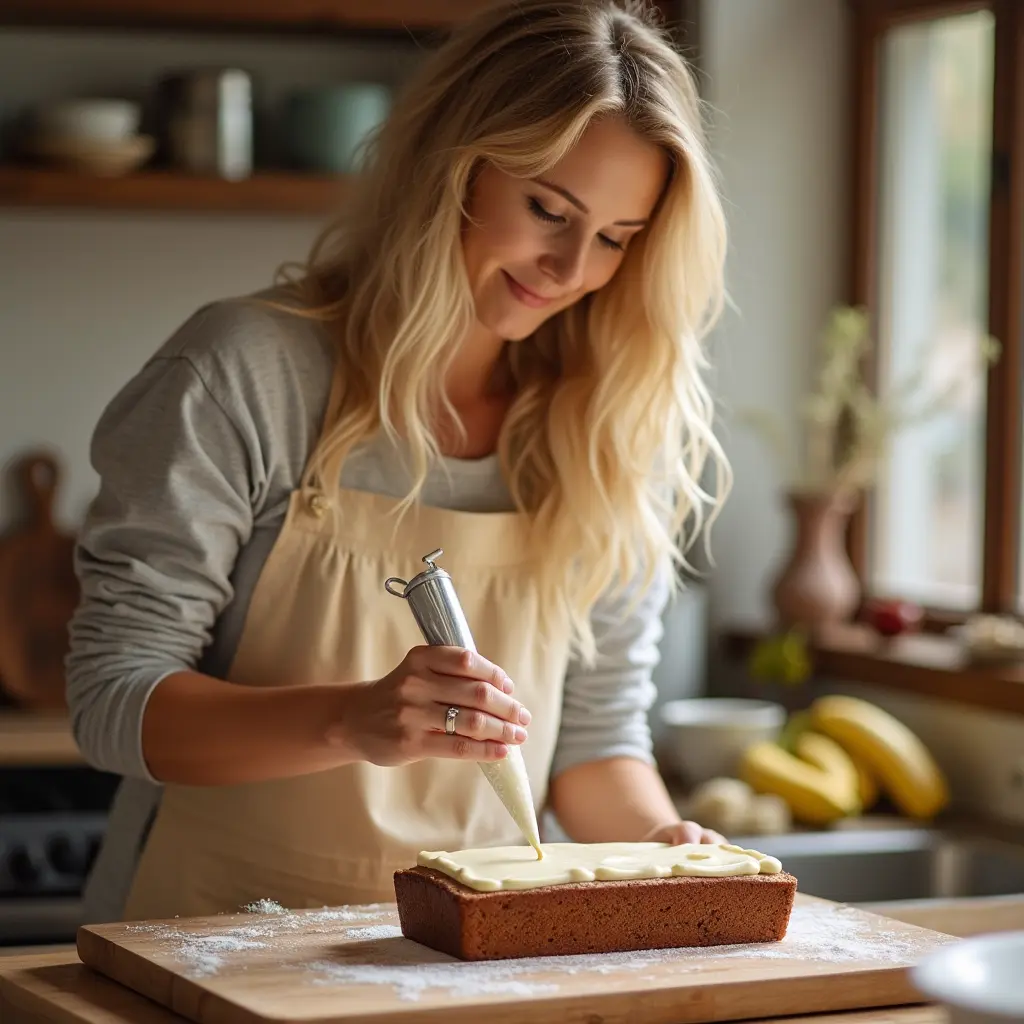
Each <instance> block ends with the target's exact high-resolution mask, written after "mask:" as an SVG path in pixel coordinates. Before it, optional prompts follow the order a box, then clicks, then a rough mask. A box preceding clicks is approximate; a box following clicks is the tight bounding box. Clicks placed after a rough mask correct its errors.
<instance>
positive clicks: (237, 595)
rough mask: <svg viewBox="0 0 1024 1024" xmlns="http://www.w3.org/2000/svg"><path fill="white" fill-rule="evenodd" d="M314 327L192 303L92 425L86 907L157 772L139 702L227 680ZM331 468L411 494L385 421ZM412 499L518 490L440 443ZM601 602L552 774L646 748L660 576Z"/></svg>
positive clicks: (303, 401)
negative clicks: (110, 781) (91, 824)
mask: <svg viewBox="0 0 1024 1024" xmlns="http://www.w3.org/2000/svg"><path fill="white" fill-rule="evenodd" d="M330 346H331V342H330V339H329V338H328V337H327V334H326V332H325V330H324V329H323V327H322V325H320V324H318V323H316V322H315V321H311V320H306V319H303V318H301V317H297V316H294V315H290V314H288V313H284V312H279V311H276V310H273V309H271V308H269V307H267V306H265V305H261V304H259V303H256V302H252V301H250V300H249V299H248V298H247V297H242V298H238V299H226V300H223V301H220V302H216V303H212V304H210V305H208V306H205V307H203V308H202V309H200V310H199V311H198V312H197V313H196V314H195V315H193V316H192V317H191V318H189V319H188V320H187V321H186V322H185V323H184V324H183V325H182V326H181V327H180V328H179V329H178V330H177V331H176V332H175V333H174V334H173V336H172V337H171V338H170V339H169V340H168V341H167V342H166V343H165V344H164V345H163V346H162V347H161V348H160V349H159V350H158V352H157V353H156V354H155V355H154V356H153V357H152V358H150V359H149V360H148V361H147V362H146V364H145V365H144V366H143V368H142V369H141V370H140V371H139V373H138V374H137V375H136V376H135V377H134V378H133V379H132V380H130V381H129V382H128V384H127V385H126V386H125V387H124V388H123V389H122V390H121V391H120V392H119V393H118V394H117V395H116V396H115V398H114V399H113V401H112V402H111V403H110V405H109V406H108V407H107V409H106V410H105V411H104V413H103V415H102V417H101V419H100V422H99V424H98V426H97V429H96V432H95V435H94V438H93V444H92V461H93V465H94V467H95V469H96V471H97V472H98V473H99V476H100V489H99V493H98V495H97V497H96V499H95V501H94V502H93V504H92V506H91V508H90V511H89V514H88V516H87V518H86V521H85V523H84V524H83V527H82V530H81V533H80V537H79V543H78V546H77V552H76V567H77V571H78V575H79V579H80V581H81V587H82V598H81V602H80V605H79V607H78V609H77V611H76V614H75V616H74V618H73V620H72V623H71V627H70V636H71V650H70V653H69V655H68V659H67V675H68V687H67V696H68V703H69V706H70V711H71V719H72V724H73V728H74V734H75V738H76V740H77V741H78V744H79V745H80V747H81V749H82V751H83V753H84V755H85V757H86V758H87V760H88V761H89V762H90V763H91V764H93V765H94V766H95V767H97V768H99V769H102V770H105V771H108V772H114V773H117V774H119V775H122V776H124V777H125V778H124V781H123V782H122V784H121V786H120V788H119V790H118V793H117V796H116V798H115V801H114V805H113V807H112V809H111V817H110V824H109V829H108V834H107V839H106V842H105V844H104V848H103V851H102V853H101V855H100V857H99V859H98V860H97V863H96V866H95V868H94V870H93V874H92V877H91V878H90V882H89V886H88V888H87V914H88V919H89V920H90V921H101V920H113V919H116V918H117V916H118V915H119V914H120V911H121V907H122V906H123V903H124V899H125V897H126V895H127V890H128V886H129V884H130V881H131V877H132V872H133V869H134V864H135V860H136V857H137V855H138V852H139V847H140V843H141V842H142V840H143V837H144V835H145V832H146V829H147V827H148V824H149V823H150V821H151V820H152V815H153V813H154V812H155V810H156V808H157V806H158V801H159V795H160V785H159V782H158V780H157V779H155V778H154V777H153V776H152V774H151V773H150V771H149V769H148V767H147V765H146V762H145V759H144V757H143V752H142V742H141V732H142V728H141V727H142V716H143V712H144V710H145V707H146V702H147V700H148V699H149V696H150V694H151V693H152V692H153V689H154V688H155V687H156V686H157V685H158V684H159V682H160V681H161V680H162V679H163V678H164V677H166V676H167V675H169V674H171V673H172V672H177V671H181V670H182V669H198V670H199V671H202V672H206V673H208V674H209V675H212V676H217V677H221V678H223V677H224V675H225V673H226V672H227V669H228V666H229V665H230V663H231V660H232V657H233V655H234V651H235V648H236V646H237V644H238V641H239V638H240V635H241V631H242V627H243V624H244V621H245V616H246V611H247V609H248V605H249V599H250V597H251V595H252V592H253V589H254V587H255V585H256V581H257V579H258V578H259V575H260V572H261V570H262V568H263V564H264V562H265V560H266V558H267V556H268V555H269V554H270V551H271V548H272V547H273V545H274V542H275V540H276V539H277V535H278V531H279V530H280V528H281V525H282V523H283V521H284V514H285V511H286V509H287V505H288V498H289V494H290V492H291V491H292V490H293V489H294V488H295V487H296V486H297V485H298V483H299V481H300V478H301V475H302V472H303V469H304V467H305V465H306V462H307V460H308V457H309V454H310V452H311V450H312V448H313V445H314V444H315V442H316V439H317V437H318V434H319V429H320V422H321V419H322V416H323V413H324V410H325V407H326V404H327V396H328V391H329V387H330V376H331V347H330ZM340 485H341V486H344V487H346V488H351V489H357V490H367V491H373V492H377V493H380V494H386V495H389V496H393V497H398V496H402V495H404V494H405V493H406V491H407V489H408V485H409V478H408V476H407V474H406V471H405V468H404V464H403V462H402V460H401V459H400V458H399V457H398V453H396V452H395V450H394V448H393V447H392V446H391V444H390V442H388V441H387V440H386V439H384V438H379V439H374V440H373V441H371V442H369V443H367V444H366V445H364V446H363V447H362V448H361V449H360V450H359V451H358V453H356V454H355V455H353V456H352V457H350V458H349V459H348V460H347V461H346V463H345V466H344V468H343V470H342V474H341V480H340ZM422 500H423V501H424V503H426V504H429V505H436V506H440V507H445V508H453V509H461V510H464V511H477V512H495V511H505V510H508V509H510V508H511V507H512V502H511V498H510V496H509V493H508V489H507V487H506V486H505V483H504V481H503V479H502V475H501V472H500V467H499V465H498V460H497V457H496V456H490V457H486V458H482V459H473V460H465V459H445V460H443V462H442V464H440V465H438V466H437V467H435V468H434V469H433V470H432V471H431V474H430V477H429V478H428V480H427V483H426V486H425V489H424V492H423V497H422ZM629 597H630V594H629V593H627V594H626V595H621V596H618V597H616V598H615V599H611V598H608V599H606V600H604V601H601V602H599V603H598V605H597V606H596V607H595V608H594V609H593V612H592V617H591V618H592V624H593V629H594V632H595V637H596V640H597V647H598V659H597V662H596V664H595V665H593V666H592V667H590V668H584V667H583V666H582V665H580V664H575V663H574V664H571V665H570V667H569V671H568V673H567V677H566V680H565V694H564V700H563V718H562V725H561V730H560V733H559V737H558V743H557V747H556V751H555V757H554V763H553V767H552V775H555V774H557V773H558V772H560V771H563V770H564V769H565V768H567V767H569V766H571V765H574V764H579V763H583V762H586V761H591V760H597V759H601V758H606V757H613V756H629V757H635V758H639V759H642V760H646V761H651V760H652V754H651V738H650V731H649V727H648V721H647V712H648V710H649V708H650V705H651V703H652V701H653V697H654V689H653V685H652V683H651V673H652V670H653V668H654V666H655V665H656V663H657V658H658V642H659V641H660V639H661V635H662V625H661V613H662V611H663V608H664V605H665V602H666V600H667V597H668V580H667V578H666V577H664V576H661V577H659V578H658V579H657V581H656V583H655V585H654V586H652V587H650V588H649V589H648V590H647V591H646V592H645V593H644V594H643V596H642V600H641V601H640V602H639V603H638V605H637V606H636V607H635V608H634V609H632V610H631V611H630V612H629V613H628V614H627V613H626V605H627V602H628V600H629Z"/></svg>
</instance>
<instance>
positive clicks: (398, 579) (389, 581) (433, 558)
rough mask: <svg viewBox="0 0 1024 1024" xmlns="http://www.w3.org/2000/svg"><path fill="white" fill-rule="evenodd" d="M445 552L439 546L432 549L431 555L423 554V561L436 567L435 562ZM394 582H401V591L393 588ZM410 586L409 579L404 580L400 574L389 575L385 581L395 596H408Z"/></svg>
mask: <svg viewBox="0 0 1024 1024" xmlns="http://www.w3.org/2000/svg"><path fill="white" fill-rule="evenodd" d="M443 554H444V548H437V549H436V550H434V551H431V552H430V554H429V555H424V556H423V561H424V562H426V563H427V565H428V566H430V568H431V569H436V568H437V566H436V565H434V562H436V561H437V559H439V558H440V557H441V556H442V555H443ZM392 583H398V584H401V587H402V589H401V591H398V590H395V589H393V588H392V586H391V584H392ZM408 587H409V581H408V580H403V579H402V578H401V577H400V576H390V577H388V579H386V580H385V581H384V589H385V590H386V591H387V592H388V593H389V594H391V595H392V596H393V597H406V596H408V595H407V594H406V590H407V589H408Z"/></svg>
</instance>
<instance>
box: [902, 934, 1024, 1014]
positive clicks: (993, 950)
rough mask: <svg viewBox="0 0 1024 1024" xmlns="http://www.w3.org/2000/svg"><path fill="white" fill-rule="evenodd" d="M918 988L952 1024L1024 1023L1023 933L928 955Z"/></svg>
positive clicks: (916, 979) (916, 972)
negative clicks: (942, 1008) (944, 1010)
mask: <svg viewBox="0 0 1024 1024" xmlns="http://www.w3.org/2000/svg"><path fill="white" fill-rule="evenodd" d="M910 980H911V983H912V984H913V985H914V987H915V988H916V989H917V990H918V991H919V992H921V993H922V994H923V995H925V996H927V997H928V998H929V999H931V1000H933V1001H935V1002H938V1003H942V1004H944V1005H945V1007H946V1008H947V1011H948V1013H949V1020H950V1024H1008V1022H1009V1021H1024V931H1019V932H1018V931H1014V932H996V933H992V934H988V935H976V936H974V937H972V938H969V939H963V940H961V941H959V942H954V943H951V944H950V945H948V946H944V947H943V948H942V949H939V950H937V951H936V952H934V953H929V954H928V956H926V957H925V958H924V959H923V960H922V961H921V962H920V963H919V964H917V965H916V966H914V967H912V968H911V970H910Z"/></svg>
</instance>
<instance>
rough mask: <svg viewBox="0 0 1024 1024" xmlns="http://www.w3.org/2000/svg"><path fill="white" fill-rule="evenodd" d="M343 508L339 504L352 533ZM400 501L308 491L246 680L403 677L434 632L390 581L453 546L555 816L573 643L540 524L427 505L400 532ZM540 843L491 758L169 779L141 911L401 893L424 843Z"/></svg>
mask: <svg viewBox="0 0 1024 1024" xmlns="http://www.w3.org/2000/svg"><path fill="white" fill-rule="evenodd" d="M334 479H337V476H335V477H334ZM329 502H338V503H339V510H340V513H341V528H340V531H338V533H337V535H336V531H335V527H334V523H333V517H332V516H331V515H330V514H329V513H328V514H325V507H326V505H327V504H328V503H329ZM396 504H397V503H396V502H395V501H394V500H392V499H389V498H386V497H382V496H380V495H376V494H371V493H368V492H362V491H353V490H345V489H341V490H339V491H337V492H336V493H334V494H330V493H324V492H320V491H318V490H316V489H311V488H309V487H301V488H299V489H297V490H296V491H294V492H293V493H292V495H291V498H290V502H289V507H288V512H287V515H286V518H285V522H284V526H283V528H282V530H281V532H280V534H279V537H278V539H277V542H276V544H275V546H274V548H273V550H272V552H271V554H270V557H269V558H268V560H267V562H266V565H265V567H264V569H263V572H262V575H261V576H260V579H259V581H258V584H257V587H256V589H255V591H254V593H253V595H252V602H251V605H250V607H249V611H248V615H247V618H246V624H245V629H244V631H243V635H242V637H241V640H240V643H239V646H238V649H237V652H236V654H235V658H234V661H233V664H232V667H231V670H230V672H229V673H228V679H229V680H231V681H233V682H236V683H241V684H244V685H246V686H289V685H299V684H303V683H331V682H346V681H355V680H369V679H377V678H380V677H381V676H383V675H385V674H386V673H388V672H390V671H391V670H392V669H393V668H395V667H396V666H397V665H398V664H399V662H400V661H401V660H402V658H403V657H405V655H406V653H407V652H408V650H409V649H410V648H412V647H414V646H417V645H418V644H422V643H423V637H422V636H421V634H420V633H419V630H418V628H417V626H416V624H415V620H414V618H413V615H412V611H411V609H410V608H409V607H408V604H407V602H406V601H405V600H403V599H401V598H398V597H394V596H392V595H390V594H388V593H386V592H385V590H384V581H385V579H387V578H388V577H389V576H400V577H403V578H405V579H411V578H412V577H413V576H414V575H415V574H416V573H418V572H420V571H422V570H423V569H424V568H425V566H424V565H423V563H422V561H421V559H422V557H423V555H425V554H428V553H430V552H431V551H433V550H434V549H435V548H439V547H440V548H443V549H444V556H443V557H442V558H441V559H440V562H439V564H440V565H442V566H443V567H444V568H445V569H446V570H447V571H448V572H450V573H451V575H452V577H453V581H454V584H455V588H456V591H457V593H458V595H459V599H460V601H461V603H462V605H463V607H464V609H465V612H466V617H467V620H468V622H469V624H470V628H471V629H472V631H473V635H474V639H475V640H476V643H477V647H478V648H479V650H480V652H481V653H482V654H483V655H484V656H485V657H487V658H489V659H490V660H492V661H493V662H495V663H496V664H498V665H500V666H501V667H502V668H504V669H505V670H506V671H507V672H508V674H509V676H511V678H512V680H513V681H514V683H515V686H516V690H515V695H516V697H517V698H519V699H520V700H521V701H522V702H523V703H524V704H525V705H526V707H528V708H529V709H530V711H531V712H532V715H533V720H532V722H531V724H530V727H529V730H528V732H529V739H528V740H527V742H526V744H525V745H524V747H523V756H524V759H525V762H526V766H527V771H528V773H529V776H530V783H531V786H532V788H533V795H534V800H535V803H536V805H537V807H538V809H539V808H540V807H541V805H542V804H543V802H544V800H545V796H546V791H547V785H548V771H549V768H550V764H551V760H552V756H553V752H554V746H555V740H556V737H557V734H558V728H559V721H560V716H561V704H562V686H563V680H564V676H565V670H566V666H567V660H568V642H567V636H566V632H565V630H564V629H560V628H555V629H551V630H548V631H546V634H547V636H548V638H549V639H548V641H547V643H543V642H539V641H538V637H539V635H540V632H541V631H540V630H539V628H538V627H539V625H540V622H539V618H538V601H537V590H536V587H535V585H534V580H533V572H532V570H533V568H534V566H535V562H534V558H535V557H536V556H535V555H532V554H531V552H530V551H529V550H528V547H527V544H526V523H525V521H524V518H523V517H522V516H521V515H520V514H517V513H469V512H459V511H449V510H445V509H439V508H432V507H424V506H416V507H414V508H413V509H412V510H410V511H409V512H408V513H406V515H405V518H404V519H403V520H402V521H401V524H400V525H399V527H398V529H397V531H396V530H395V525H394V524H395V521H394V518H393V517H392V515H391V513H392V511H393V510H394V508H395V506H396ZM549 625H550V623H549ZM442 727H443V718H442V708H441V707H440V706H439V707H438V728H439V729H440V728H442ZM522 842H524V839H523V837H522V834H521V833H520V832H519V830H518V828H517V827H516V825H515V824H514V823H513V821H512V819H511V817H510V816H509V814H508V812H507V811H506V810H505V808H504V807H503V805H502V804H501V801H500V800H499V799H498V797H497V795H496V794H495V793H494V792H493V790H492V789H491V788H490V786H489V784H488V783H487V780H486V778H485V777H484V775H483V773H482V772H481V771H480V769H479V767H478V766H477V764H476V763H474V762H460V761H456V760H449V759H437V758H434V759H429V760H424V761H419V762H416V763H413V764H410V765H405V766H402V767H397V768H382V767H378V766H376V765H373V764H369V763H357V764H352V765H346V766H344V767H341V768H336V769H331V770H327V771H322V772H318V773H315V774H311V775H306V776H302V777H299V778H292V779H285V780H279V781H272V782H260V783H252V784H243V785H233V786H215V787H194V786H181V785H168V786H166V787H165V789H164V792H163V794H162V798H161V802H160V807H159V810H158V812H157V815H156V819H155V821H154V823H153V827H152V829H151V831H150V834H149V836H148V839H147V841H146V844H145V848H144V850H143V852H142V856H141V859H140V862H139V865H138V868H137V871H136V874H135V878H134V881H133V885H132V888H131V892H130V894H129V897H128V902H127V905H126V907H125V910H124V914H123V916H124V919H125V920H139V919H144V918H168V917H173V916H175V915H181V916H187V915H200V914H215V913H219V912H228V913H230V912H234V911H236V910H237V909H238V908H239V907H240V906H241V905H243V904H245V903H249V902H251V901H254V900H258V899H263V898H266V899H273V900H277V901H278V902H280V903H281V904H283V905H284V906H286V907H291V908H299V907H321V906H325V905H338V904H345V903H369V902H389V901H393V899H394V885H393V873H394V871H395V870H396V869H398V868H403V867H409V866H411V865H413V864H415V862H416V856H417V854H418V853H419V851H420V850H455V849H461V848H467V847H482V846H494V845H509V844H519V843H522Z"/></svg>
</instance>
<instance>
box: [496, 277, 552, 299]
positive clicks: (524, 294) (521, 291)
mask: <svg viewBox="0 0 1024 1024" xmlns="http://www.w3.org/2000/svg"><path fill="white" fill-rule="evenodd" d="M501 273H502V275H503V276H504V278H505V283H506V284H507V285H508V289H509V291H510V292H511V293H512V294H513V295H514V296H515V297H516V298H517V299H518V300H519V301H520V302H521V303H522V304H523V305H524V306H529V307H530V308H531V309H542V308H543V307H544V306H550V305H551V303H552V302H554V301H555V300H554V299H548V298H545V297H544V296H543V295H538V294H537V293H536V292H532V291H530V289H529V288H527V287H525V286H524V285H521V284H520V283H519V282H518V281H517V280H516V279H515V278H514V277H513V276H512V275H511V274H510V273H508V271H506V270H503V271H502V272H501Z"/></svg>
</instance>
